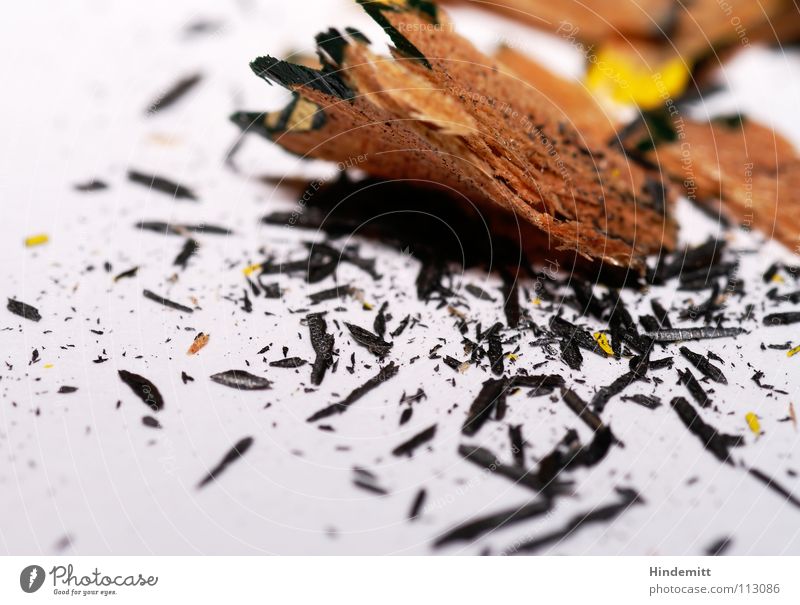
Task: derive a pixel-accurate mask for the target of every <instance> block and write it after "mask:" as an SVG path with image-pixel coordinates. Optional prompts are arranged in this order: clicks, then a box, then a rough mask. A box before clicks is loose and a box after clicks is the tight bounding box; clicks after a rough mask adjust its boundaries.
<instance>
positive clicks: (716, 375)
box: [680, 347, 728, 384]
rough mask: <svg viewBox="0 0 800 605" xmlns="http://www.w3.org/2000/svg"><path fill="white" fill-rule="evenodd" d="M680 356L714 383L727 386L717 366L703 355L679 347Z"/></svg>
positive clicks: (725, 379)
mask: <svg viewBox="0 0 800 605" xmlns="http://www.w3.org/2000/svg"><path fill="white" fill-rule="evenodd" d="M680 351H681V355H683V356H684V357H685V358H686V359H688V360H689V361H690V362H691V363H692V365H693V366H694V367H696V368H697V369H698V370H699V371H700V372H701V373H702V374H704V375H705V376H708V378H710V379H711V380H713V381H714V382H719V383H721V384H728V379H727V378H725V374H723V373H722V370H720V369H719V368H718V367H717V366H715V365H714V364H713V363H711V362H710V361H709V360H708V357H706V356H705V355H700V354H699V353H695V352H693V351H691V350H689V349H688V348H687V347H681V349H680Z"/></svg>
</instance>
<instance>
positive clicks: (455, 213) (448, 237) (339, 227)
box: [262, 174, 639, 300]
mask: <svg viewBox="0 0 800 605" xmlns="http://www.w3.org/2000/svg"><path fill="white" fill-rule="evenodd" d="M291 186H292V188H293V189H297V190H299V192H298V197H299V199H300V201H299V202H298V207H297V209H295V210H293V211H287V212H273V213H270V214H268V215H267V216H265V217H264V218H263V219H262V221H263V222H264V223H266V224H270V225H281V226H291V227H297V228H301V229H309V230H314V231H321V232H324V233H325V234H326V235H328V236H329V237H331V238H336V239H338V238H342V237H351V236H355V237H358V238H362V239H367V240H371V241H373V242H376V243H378V244H381V245H388V246H391V247H392V248H394V249H396V250H397V251H398V252H400V253H402V254H407V255H410V256H413V257H415V258H416V259H418V260H419V261H420V262H421V263H422V268H421V270H420V274H419V276H418V278H417V293H418V295H419V297H420V298H421V299H423V300H428V299H430V298H431V297H432V296H433V295H435V294H436V293H439V294H442V295H444V296H446V295H447V290H448V286H447V285H445V283H447V282H448V281H451V280H448V277H452V276H453V275H456V274H458V273H460V272H461V271H463V270H467V269H482V270H485V271H487V272H491V273H497V274H499V275H500V276H501V277H502V278H503V281H504V282H508V281H509V280H512V281H514V282H516V281H518V280H520V279H524V278H526V277H527V278H532V279H535V278H537V277H540V276H541V272H542V271H543V270H546V271H548V272H549V274H550V275H553V273H554V272H556V271H557V272H558V273H559V274H561V275H562V276H563V275H564V274H567V275H575V276H576V277H577V276H580V277H581V279H582V280H591V281H593V282H595V283H605V284H608V285H612V286H620V285H636V284H638V283H639V282H638V279H639V276H638V275H636V274H635V273H632V272H630V271H628V270H625V269H619V268H616V267H609V266H604V265H603V264H601V263H597V262H592V261H589V260H587V259H584V258H582V257H580V256H578V255H577V254H576V253H575V252H574V251H570V250H557V249H556V248H555V247H554V246H553V245H551V242H550V241H549V238H548V236H547V234H546V233H544V232H543V231H541V230H539V229H538V228H536V227H534V226H533V225H531V224H530V223H528V222H527V221H525V220H524V219H522V218H521V217H517V216H515V215H514V214H513V213H512V212H508V211H505V210H503V209H502V208H499V207H494V206H492V207H487V206H486V205H476V204H474V203H472V202H471V201H470V200H465V199H463V198H459V197H456V196H454V195H452V194H451V193H450V192H449V191H446V190H444V189H442V188H437V187H435V186H430V185H428V184H425V185H424V186H421V185H420V184H419V183H418V182H416V181H410V180H409V181H398V180H392V181H387V180H381V179H373V178H368V179H363V180H358V181H355V180H352V179H351V178H350V177H348V176H347V175H346V174H342V176H341V177H340V178H339V179H338V180H336V181H331V182H328V183H322V184H320V183H311V184H306V187H305V189H302V186H301V185H299V184H297V183H293V184H292V185H291Z"/></svg>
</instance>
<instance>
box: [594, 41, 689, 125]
mask: <svg viewBox="0 0 800 605" xmlns="http://www.w3.org/2000/svg"><path fill="white" fill-rule="evenodd" d="M595 58H596V60H595V61H592V64H591V66H590V67H589V70H588V72H587V73H586V84H587V85H588V86H589V88H590V89H592V90H594V91H597V92H600V93H604V94H606V95H608V96H609V97H611V98H612V99H613V100H614V101H617V102H619V103H626V104H633V105H638V106H639V107H641V108H643V109H655V108H657V107H660V106H661V105H663V103H664V99H665V98H676V97H678V96H680V94H681V92H683V90H684V89H685V88H686V85H687V84H688V82H689V68H690V66H689V65H686V64H685V63H684V59H683V58H682V57H674V58H672V59H668V60H666V61H664V62H663V63H661V64H659V65H655V66H653V65H652V64H648V63H647V61H646V60H645V59H644V58H642V57H640V56H638V55H636V54H635V53H633V52H629V51H627V50H626V49H623V48H619V47H610V46H608V47H604V48H601V49H600V50H599V51H598V53H597V55H596V57H595Z"/></svg>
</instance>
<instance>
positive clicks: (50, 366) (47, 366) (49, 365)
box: [44, 363, 53, 370]
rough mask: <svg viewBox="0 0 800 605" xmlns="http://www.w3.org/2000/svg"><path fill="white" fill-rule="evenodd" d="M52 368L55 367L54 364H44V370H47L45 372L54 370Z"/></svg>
mask: <svg viewBox="0 0 800 605" xmlns="http://www.w3.org/2000/svg"><path fill="white" fill-rule="evenodd" d="M52 367H53V364H52V363H46V364H44V369H45V370H49V369H50V368H52Z"/></svg>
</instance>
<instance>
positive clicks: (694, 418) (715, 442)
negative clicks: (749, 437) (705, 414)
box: [670, 397, 744, 464]
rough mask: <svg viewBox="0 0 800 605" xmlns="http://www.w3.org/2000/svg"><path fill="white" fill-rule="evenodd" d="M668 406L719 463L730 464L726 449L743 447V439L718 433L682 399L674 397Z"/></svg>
mask: <svg viewBox="0 0 800 605" xmlns="http://www.w3.org/2000/svg"><path fill="white" fill-rule="evenodd" d="M670 405H671V406H672V409H673V410H675V412H677V414H678V417H679V418H680V419H681V422H683V424H684V425H685V426H686V428H688V429H689V431H690V432H691V433H693V434H694V435H696V436H697V438H698V439H700V441H701V442H702V444H703V447H704V448H706V449H707V450H708V451H709V452H711V453H712V454H714V456H716V457H717V459H718V460H720V461H721V462H727V463H728V464H732V462H731V461H730V452H729V451H728V448H730V447H738V446H741V445H744V439H743V438H742V437H741V436H738V435H725V434H723V433H718V432H717V430H716V429H715V428H714V427H712V426H711V425H709V424H706V423H705V422H704V421H703V419H702V418H700V416H699V414H698V413H697V411H696V410H695V409H694V408H693V407H692V405H691V404H690V403H689V402H688V401H686V399H684V398H683V397H675V398H674V399H673V400H672V401H671V402H670Z"/></svg>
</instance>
